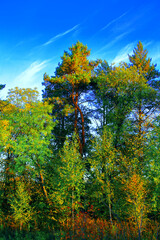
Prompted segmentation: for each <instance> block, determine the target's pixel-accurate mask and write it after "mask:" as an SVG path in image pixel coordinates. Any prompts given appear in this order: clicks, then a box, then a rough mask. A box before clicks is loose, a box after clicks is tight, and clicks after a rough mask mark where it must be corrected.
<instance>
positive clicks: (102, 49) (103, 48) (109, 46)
mask: <svg viewBox="0 0 160 240" xmlns="http://www.w3.org/2000/svg"><path fill="white" fill-rule="evenodd" d="M130 32H131V30H130V31H127V32H124V33H122V34H119V35H118V36H116V37H115V38H114V39H113V40H112V41H111V42H109V43H107V44H106V45H104V46H103V47H102V48H100V49H99V50H98V51H97V52H96V54H97V53H100V52H102V51H104V50H106V49H107V48H111V47H112V46H113V45H114V44H115V43H117V42H118V41H119V40H121V39H122V38H124V37H125V36H126V35H128V34H129V33H130Z"/></svg>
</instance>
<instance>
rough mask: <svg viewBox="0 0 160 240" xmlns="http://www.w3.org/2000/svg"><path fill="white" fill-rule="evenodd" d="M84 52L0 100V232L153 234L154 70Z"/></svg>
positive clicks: (157, 205) (18, 235)
mask: <svg viewBox="0 0 160 240" xmlns="http://www.w3.org/2000/svg"><path fill="white" fill-rule="evenodd" d="M90 52H91V51H90V50H89V49H88V47H87V46H86V45H83V44H82V43H81V42H79V41H78V42H77V43H76V44H74V45H72V46H71V47H70V48H69V49H68V50H67V51H64V54H63V56H62V57H61V62H60V63H58V64H57V68H56V69H55V73H54V75H53V76H49V75H48V74H47V73H45V74H44V77H43V76H42V79H43V82H42V85H43V86H44V90H43V94H42V100H39V92H38V91H37V89H32V88H18V87H15V88H14V89H10V90H9V91H8V96H7V98H6V99H1V100H0V128H1V130H0V240H4V239H23V240H24V239H35V240H38V239H44V240H45V239H46V240H47V239H48V240H49V239H61V240H63V239H75V240H76V239H83V240H85V239H89V240H91V239H96V240H115V239H117V240H118V239H119V240H123V239H124V240H125V239H126V240H130V239H138V240H140V239H141V240H142V239H143V240H151V239H152V240H156V239H157V240H158V239H160V174H159V173H160V114H159V113H160V81H159V80H160V72H159V70H158V69H157V68H156V65H154V64H152V60H151V58H149V57H148V52H147V50H146V49H144V47H143V44H142V43H141V42H140V41H139V42H138V43H137V45H136V46H135V48H134V49H133V54H132V55H128V61H127V62H121V63H120V64H119V65H115V64H114V63H113V64H109V63H108V62H107V60H101V59H97V60H94V61H92V60H90ZM4 87H5V82H4V83H1V84H0V90H1V91H0V92H2V91H3V88H4Z"/></svg>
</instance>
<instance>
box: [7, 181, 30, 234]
mask: <svg viewBox="0 0 160 240" xmlns="http://www.w3.org/2000/svg"><path fill="white" fill-rule="evenodd" d="M30 202H31V197H30V195H29V193H28V192H27V189H26V187H25V183H24V182H23V181H21V182H18V184H17V189H16V193H15V196H14V197H13V198H12V199H11V200H10V204H11V209H12V210H13V217H14V220H15V223H16V224H17V223H18V224H19V225H20V230H22V226H23V225H25V224H27V223H28V222H29V221H30V220H31V219H32V214H33V212H32V211H33V209H32V208H31V206H30Z"/></svg>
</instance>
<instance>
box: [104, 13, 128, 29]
mask: <svg viewBox="0 0 160 240" xmlns="http://www.w3.org/2000/svg"><path fill="white" fill-rule="evenodd" d="M127 13H128V11H127V12H125V13H123V14H122V15H120V16H119V17H117V18H115V19H113V20H112V21H110V22H109V23H108V24H107V25H106V26H105V27H103V28H102V29H101V31H103V30H105V29H106V28H108V27H109V26H110V25H112V24H113V23H115V22H117V21H118V20H120V19H121V18H123V17H124V16H125V15H126V14H127Z"/></svg>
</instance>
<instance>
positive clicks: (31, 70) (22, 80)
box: [13, 60, 49, 87]
mask: <svg viewBox="0 0 160 240" xmlns="http://www.w3.org/2000/svg"><path fill="white" fill-rule="evenodd" d="M48 62H49V60H45V61H42V62H39V61H34V62H33V63H32V64H31V65H30V66H29V67H28V68H26V70H24V71H23V72H22V73H20V74H19V75H18V76H17V77H16V78H15V79H14V81H13V85H14V86H17V85H18V86H19V85H21V87H29V85H31V84H32V83H33V82H34V81H35V78H36V75H37V74H38V73H39V72H40V71H41V70H42V69H44V68H45V67H46V66H47V63H48ZM22 85H23V86H22Z"/></svg>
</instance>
